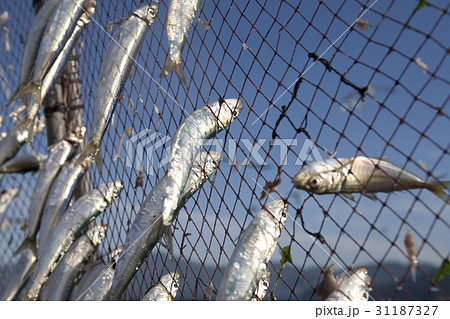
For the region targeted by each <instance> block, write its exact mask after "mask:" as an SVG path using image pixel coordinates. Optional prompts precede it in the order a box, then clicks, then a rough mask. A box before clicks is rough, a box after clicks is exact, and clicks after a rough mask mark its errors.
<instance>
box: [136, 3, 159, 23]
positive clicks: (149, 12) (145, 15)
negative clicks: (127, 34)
mask: <svg viewBox="0 0 450 319" xmlns="http://www.w3.org/2000/svg"><path fill="white" fill-rule="evenodd" d="M157 13H158V5H157V4H155V3H152V4H150V5H147V6H143V7H140V8H139V9H137V10H136V11H134V13H133V14H134V15H135V16H137V17H138V18H140V19H142V20H144V21H147V23H149V24H150V23H151V22H153V19H154V18H155V17H156V14H157Z"/></svg>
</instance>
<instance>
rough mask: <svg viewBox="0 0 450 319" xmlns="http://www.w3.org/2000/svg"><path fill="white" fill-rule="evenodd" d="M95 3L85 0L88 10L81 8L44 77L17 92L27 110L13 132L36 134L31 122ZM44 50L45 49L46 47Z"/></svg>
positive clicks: (92, 11) (69, 53)
mask: <svg viewBox="0 0 450 319" xmlns="http://www.w3.org/2000/svg"><path fill="white" fill-rule="evenodd" d="M61 1H62V0H61ZM72 2H73V3H75V4H76V1H73V0H72ZM61 5H62V3H61ZM95 5H96V3H95V1H93V0H85V7H86V12H85V11H84V10H82V9H81V10H82V14H81V16H80V17H79V19H77V20H75V25H74V28H73V30H71V32H70V34H69V35H70V36H69V37H68V38H67V40H65V41H64V44H63V46H62V48H61V51H60V52H59V53H57V54H55V56H54V58H55V60H54V61H53V62H52V64H51V65H50V66H49V68H48V71H47V72H46V73H45V74H43V78H42V79H39V80H34V81H31V82H29V83H28V84H27V85H25V86H24V87H22V88H21V89H20V91H18V92H17V95H18V96H17V98H19V97H22V98H23V99H24V102H25V104H26V105H27V112H26V114H25V115H24V116H23V118H22V119H21V120H20V122H19V123H17V125H16V126H15V127H14V128H13V130H12V132H16V131H17V130H19V129H21V128H25V129H27V130H28V131H29V134H30V136H31V137H32V136H33V135H34V133H33V127H32V126H31V123H33V120H34V118H35V117H36V115H37V114H38V113H39V111H40V110H41V104H42V103H41V102H42V100H44V98H45V96H46V95H47V92H48V90H49V89H50V88H51V86H52V85H53V82H54V81H55V79H56V78H57V76H58V74H59V73H60V72H61V71H62V69H63V67H64V65H65V64H66V62H67V60H68V58H69V57H70V55H71V54H72V49H73V48H74V46H75V44H76V43H77V42H78V39H79V37H80V36H81V34H82V32H83V30H84V28H85V27H86V25H87V24H88V23H89V21H90V18H91V16H92V15H93V14H94V13H95ZM56 10H58V9H56ZM83 12H84V13H83ZM43 50H44V51H45V49H43ZM45 52H46V51H45ZM45 52H44V53H45ZM35 72H36V70H35ZM28 93H31V94H28Z"/></svg>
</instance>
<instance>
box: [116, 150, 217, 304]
mask: <svg viewBox="0 0 450 319" xmlns="http://www.w3.org/2000/svg"><path fill="white" fill-rule="evenodd" d="M220 159H221V155H220V153H218V152H209V153H207V152H202V153H200V154H199V155H198V157H197V160H196V161H195V163H194V166H193V168H192V170H191V173H190V175H189V178H188V182H187V183H186V186H185V188H184V192H183V194H182V196H181V198H180V201H179V202H178V203H177V207H176V211H175V215H174V217H175V218H176V217H177V216H178V212H179V211H180V209H181V208H182V207H183V206H184V205H185V204H186V202H187V201H188V200H189V198H190V197H191V196H192V195H193V194H194V193H195V192H196V191H197V190H198V189H200V187H201V186H202V185H203V183H204V182H205V181H206V180H207V179H208V177H209V176H210V175H211V174H212V173H213V172H214V171H215V170H216V169H217V167H218V166H219V163H220ZM163 187H164V178H162V179H160V180H159V181H158V182H157V183H156V184H155V186H154V187H153V189H152V190H151V191H150V193H149V194H148V196H147V198H146V199H145V202H144V203H143V204H142V207H141V208H140V210H139V212H138V213H137V215H136V217H135V219H134V221H133V224H132V225H131V227H130V231H129V232H128V234H127V238H126V239H125V245H124V253H123V254H122V255H121V256H120V258H119V259H118V260H117V265H116V272H115V275H114V279H113V284H112V286H111V289H110V291H109V296H108V299H112V300H120V298H121V297H122V294H123V292H124V291H125V289H126V288H127V287H128V285H129V284H130V282H131V280H132V279H133V278H134V276H135V275H136V273H137V271H138V270H139V268H140V267H141V266H142V264H143V263H144V261H145V260H146V259H147V257H148V256H149V255H150V253H151V251H152V249H153V248H154V247H155V246H156V244H157V243H158V242H159V241H160V240H161V238H162V237H163V235H164V234H165V233H166V232H168V231H169V232H170V231H171V229H170V225H169V226H165V225H164V224H163V223H162V218H161V213H162V196H163V189H164V188H163ZM170 245H171V244H169V247H170Z"/></svg>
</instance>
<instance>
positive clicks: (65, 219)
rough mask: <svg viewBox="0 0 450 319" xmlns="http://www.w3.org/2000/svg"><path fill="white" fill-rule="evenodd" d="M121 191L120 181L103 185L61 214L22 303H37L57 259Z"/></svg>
mask: <svg viewBox="0 0 450 319" xmlns="http://www.w3.org/2000/svg"><path fill="white" fill-rule="evenodd" d="M122 189H123V184H122V182H120V181H117V182H111V183H107V184H103V185H101V186H100V187H99V188H98V189H94V190H93V191H91V192H90V193H88V194H86V195H84V196H82V197H80V198H79V199H78V200H77V201H76V202H75V203H74V204H73V205H72V206H71V207H70V208H69V209H68V211H66V212H65V213H64V214H63V216H62V217H61V219H60V221H59V222H58V224H57V225H56V226H55V228H54V229H53V232H52V233H51V235H50V236H49V237H48V239H47V243H46V245H45V249H44V251H43V254H42V256H41V257H40V259H39V260H38V261H37V265H36V270H35V271H34V272H33V274H32V276H31V278H30V280H31V284H30V287H29V290H28V292H27V294H26V296H25V298H24V299H25V300H36V299H37V297H38V295H39V291H40V289H41V287H42V285H43V284H44V283H45V282H46V281H47V279H48V276H49V275H50V274H51V272H52V271H53V270H54V269H55V267H56V265H57V264H58V260H59V257H60V255H61V254H62V255H64V253H65V252H66V251H67V249H68V248H69V247H70V245H71V244H72V242H73V241H74V240H75V239H76V238H77V237H78V236H79V235H80V234H81V232H82V231H83V230H84V229H85V228H86V227H87V225H88V224H89V223H90V222H91V221H92V220H93V219H95V218H96V217H97V216H98V215H99V214H100V213H102V212H103V211H105V209H106V208H107V207H108V206H109V205H110V204H111V203H112V201H113V200H114V199H115V198H116V197H117V196H119V194H120V191H121V190H122Z"/></svg>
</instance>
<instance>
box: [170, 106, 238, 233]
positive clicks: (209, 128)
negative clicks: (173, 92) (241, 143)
mask: <svg viewBox="0 0 450 319" xmlns="http://www.w3.org/2000/svg"><path fill="white" fill-rule="evenodd" d="M242 108H243V105H242V102H241V101H240V100H238V99H226V100H221V101H218V102H214V103H211V104H209V105H206V106H204V107H202V108H201V109H199V110H197V111H195V112H194V113H192V114H191V115H190V116H188V117H187V118H186V119H185V120H184V121H183V122H182V123H181V125H180V126H179V127H178V129H177V131H176V132H175V135H174V136H173V138H172V145H171V149H170V152H169V156H168V157H169V161H168V164H167V170H166V174H165V183H166V184H165V186H164V189H165V190H166V191H165V192H164V196H163V213H162V218H163V223H164V225H170V224H171V223H172V221H173V219H174V209H175V208H176V207H177V203H178V201H179V198H180V196H181V193H182V192H183V189H184V187H185V185H186V181H187V179H188V176H189V173H190V171H191V168H192V164H193V163H194V160H195V158H196V157H197V155H198V153H199V151H200V148H201V147H202V146H203V144H204V143H205V142H206V141H207V140H208V139H210V138H212V137H214V136H216V134H217V133H219V132H220V131H222V130H223V129H224V128H226V127H227V126H228V125H230V124H231V122H233V121H234V120H235V119H236V118H237V116H238V115H239V113H240V112H241V111H242Z"/></svg>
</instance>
